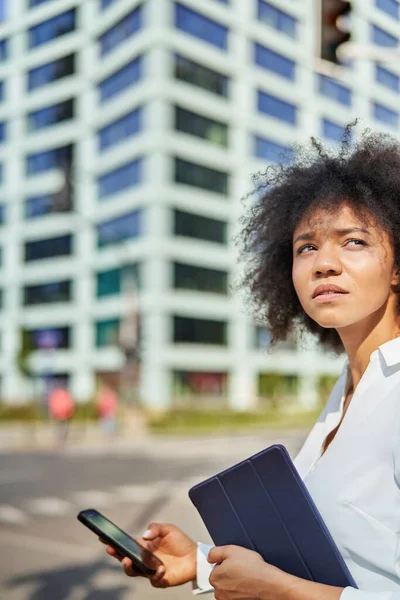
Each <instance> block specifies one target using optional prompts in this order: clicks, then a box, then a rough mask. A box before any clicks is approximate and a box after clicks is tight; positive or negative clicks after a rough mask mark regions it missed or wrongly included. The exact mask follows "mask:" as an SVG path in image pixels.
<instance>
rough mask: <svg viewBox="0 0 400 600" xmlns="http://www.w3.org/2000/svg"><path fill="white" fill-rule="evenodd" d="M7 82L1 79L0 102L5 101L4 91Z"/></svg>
mask: <svg viewBox="0 0 400 600" xmlns="http://www.w3.org/2000/svg"><path fill="white" fill-rule="evenodd" d="M5 87H6V86H5V83H4V81H0V102H3V101H4V91H5Z"/></svg>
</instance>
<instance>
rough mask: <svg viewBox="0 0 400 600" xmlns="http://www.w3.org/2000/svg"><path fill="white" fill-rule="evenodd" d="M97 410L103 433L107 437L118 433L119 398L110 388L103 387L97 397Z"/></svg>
mask: <svg viewBox="0 0 400 600" xmlns="http://www.w3.org/2000/svg"><path fill="white" fill-rule="evenodd" d="M96 408H97V413H98V415H99V417H100V421H101V427H102V429H103V431H104V432H105V433H106V434H107V435H113V434H114V433H115V431H116V419H117V410H118V396H117V394H116V393H115V391H114V390H113V389H112V388H111V387H110V386H108V385H105V384H102V385H101V387H100V390H99V392H98V396H97V401H96Z"/></svg>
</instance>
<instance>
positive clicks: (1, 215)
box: [0, 204, 7, 225]
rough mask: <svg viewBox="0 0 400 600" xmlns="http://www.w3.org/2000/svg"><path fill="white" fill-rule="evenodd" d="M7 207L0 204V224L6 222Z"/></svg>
mask: <svg viewBox="0 0 400 600" xmlns="http://www.w3.org/2000/svg"><path fill="white" fill-rule="evenodd" d="M6 212H7V208H6V205H5V204H0V225H4V223H5V222H6Z"/></svg>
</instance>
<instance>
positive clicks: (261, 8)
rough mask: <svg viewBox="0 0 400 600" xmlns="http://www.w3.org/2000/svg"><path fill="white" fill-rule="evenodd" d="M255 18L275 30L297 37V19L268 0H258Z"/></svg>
mask: <svg viewBox="0 0 400 600" xmlns="http://www.w3.org/2000/svg"><path fill="white" fill-rule="evenodd" d="M257 18H258V20H259V21H262V22H263V23H266V24H267V25H269V26H270V27H273V28H274V29H276V30H277V31H280V32H282V33H285V34H286V35H288V36H290V37H292V38H296V37H297V20H296V19H295V18H294V17H292V16H291V15H288V14H287V13H285V12H284V11H283V10H280V9H279V8H277V7H276V6H273V5H272V4H270V3H269V2H265V1H264V0H258V13H257Z"/></svg>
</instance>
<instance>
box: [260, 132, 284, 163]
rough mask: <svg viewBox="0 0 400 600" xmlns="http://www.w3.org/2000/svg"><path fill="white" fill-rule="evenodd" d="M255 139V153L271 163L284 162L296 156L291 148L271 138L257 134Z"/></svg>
mask: <svg viewBox="0 0 400 600" xmlns="http://www.w3.org/2000/svg"><path fill="white" fill-rule="evenodd" d="M253 139H254V155H255V156H256V157H257V158H261V159H263V160H266V161H268V162H271V163H275V162H280V163H282V164H285V163H288V162H291V161H292V160H293V158H294V153H293V150H291V148H289V147H288V146H284V145H283V144H279V143H278V142H275V141H273V140H271V139H267V138H264V137H261V136H259V135H255V136H254V137H253Z"/></svg>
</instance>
